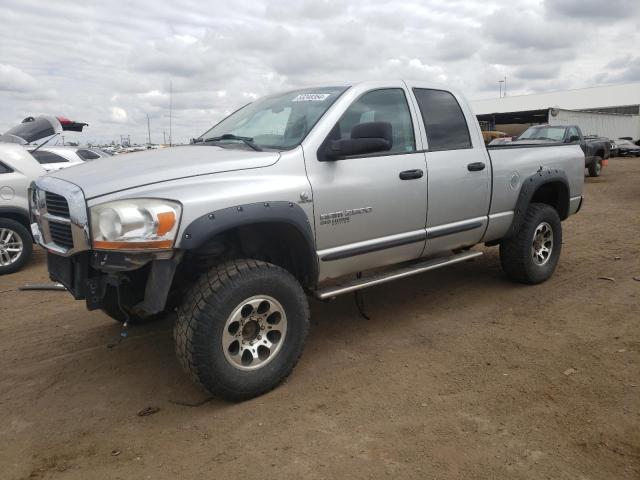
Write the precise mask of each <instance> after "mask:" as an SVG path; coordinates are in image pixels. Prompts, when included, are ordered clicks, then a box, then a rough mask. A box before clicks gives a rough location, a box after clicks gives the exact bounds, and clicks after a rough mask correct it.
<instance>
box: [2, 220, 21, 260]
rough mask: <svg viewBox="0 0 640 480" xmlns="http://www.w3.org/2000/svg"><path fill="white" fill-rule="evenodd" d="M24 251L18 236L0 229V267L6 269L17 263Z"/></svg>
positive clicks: (13, 232) (7, 230) (11, 231)
mask: <svg viewBox="0 0 640 480" xmlns="http://www.w3.org/2000/svg"><path fill="white" fill-rule="evenodd" d="M23 250H24V244H23V243H22V239H21V238H20V235H18V234H17V233H16V232H15V231H13V230H11V229H9V228H0V267H8V266H9V265H13V264H14V263H16V262H17V261H18V259H19V258H20V256H21V255H22V251H23Z"/></svg>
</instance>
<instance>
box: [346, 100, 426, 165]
mask: <svg viewBox="0 0 640 480" xmlns="http://www.w3.org/2000/svg"><path fill="white" fill-rule="evenodd" d="M368 122H388V123H390V124H391V133H392V138H393V142H392V145H391V150H389V151H388V152H385V154H386V153H402V152H413V151H415V149H416V142H415V136H414V133H413V122H412V121H411V113H410V112H409V105H408V104H407V97H406V96H405V94H404V91H403V90H402V89H401V88H387V89H382V90H373V91H371V92H368V93H365V94H364V95H362V96H361V97H360V98H359V99H358V100H356V101H355V102H353V103H352V104H351V106H350V107H349V108H348V109H347V110H346V111H345V112H344V114H343V115H342V118H340V121H339V122H338V124H337V125H336V127H335V128H334V133H337V134H339V138H335V140H347V139H350V138H351V130H352V129H353V127H355V126H356V125H358V124H360V123H368Z"/></svg>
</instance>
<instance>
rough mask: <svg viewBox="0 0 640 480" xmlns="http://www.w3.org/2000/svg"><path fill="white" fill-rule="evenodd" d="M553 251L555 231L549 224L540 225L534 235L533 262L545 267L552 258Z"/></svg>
mask: <svg viewBox="0 0 640 480" xmlns="http://www.w3.org/2000/svg"><path fill="white" fill-rule="evenodd" d="M552 251H553V229H552V228H551V225H549V224H548V223H547V222H542V223H541V224H540V225H538V226H537V227H536V229H535V231H534V234H533V243H532V246H531V256H532V257H533V262H534V263H535V264H536V265H538V266H540V267H541V266H543V265H544V264H546V263H547V262H548V261H549V258H551V252H552Z"/></svg>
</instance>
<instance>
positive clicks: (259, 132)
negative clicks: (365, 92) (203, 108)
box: [197, 87, 348, 150]
mask: <svg viewBox="0 0 640 480" xmlns="http://www.w3.org/2000/svg"><path fill="white" fill-rule="evenodd" d="M347 88H348V87H322V88H310V89H305V90H295V91H292V92H287V93H281V94H277V95H271V96H268V97H263V98H260V99H258V100H256V101H255V102H253V103H250V104H249V105H246V106H244V107H242V108H241V109H240V110H238V111H236V112H234V113H232V114H231V115H229V116H228V117H227V118H225V119H224V120H222V121H221V122H220V123H218V124H217V125H216V126H215V127H213V128H212V129H210V130H208V131H207V132H205V133H204V134H202V135H201V136H200V137H199V138H198V139H197V141H201V142H202V141H206V140H207V139H217V140H216V141H217V142H224V143H230V142H232V143H234V144H237V145H246V142H245V143H243V142H242V141H240V140H239V139H238V138H232V137H233V136H235V137H244V138H245V139H250V141H251V142H252V143H253V144H254V145H257V146H258V147H260V148H272V149H276V150H289V149H291V148H294V147H296V146H298V145H299V144H300V142H302V140H304V138H305V137H306V136H307V134H308V133H309V131H310V130H311V129H312V128H313V126H314V125H315V124H316V122H317V121H318V120H319V119H320V117H322V115H324V113H325V112H326V111H327V110H328V109H329V107H330V106H331V105H333V102H335V101H336V99H337V98H338V97H339V96H340V95H341V94H342V93H343V92H344V91H345V90H346V89H347ZM222 136H227V138H222V139H221V138H220V137H222Z"/></svg>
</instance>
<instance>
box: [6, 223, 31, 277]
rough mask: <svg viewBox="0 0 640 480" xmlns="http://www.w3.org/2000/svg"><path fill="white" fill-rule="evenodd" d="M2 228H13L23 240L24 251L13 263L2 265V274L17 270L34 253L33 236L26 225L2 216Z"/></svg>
mask: <svg viewBox="0 0 640 480" xmlns="http://www.w3.org/2000/svg"><path fill="white" fill-rule="evenodd" d="M2 228H6V229H8V230H12V231H13V232H14V233H15V234H16V235H18V236H19V237H20V240H21V241H22V253H21V254H20V256H19V257H18V258H17V259H16V260H15V261H14V262H13V263H11V264H9V265H3V266H0V275H6V274H8V273H13V272H17V271H18V270H20V269H21V268H22V267H24V265H25V264H26V263H27V262H28V261H29V259H30V258H31V254H32V253H33V238H32V237H31V233H30V232H29V230H27V229H26V228H25V226H24V225H22V224H21V223H20V222H16V221H15V220H12V219H11V218H0V229H2Z"/></svg>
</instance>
